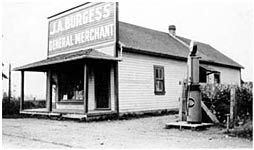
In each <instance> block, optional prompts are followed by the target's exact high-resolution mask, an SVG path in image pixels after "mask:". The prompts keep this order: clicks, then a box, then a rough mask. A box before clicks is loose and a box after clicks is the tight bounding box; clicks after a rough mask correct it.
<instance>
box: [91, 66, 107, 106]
mask: <svg viewBox="0 0 254 150" xmlns="http://www.w3.org/2000/svg"><path fill="white" fill-rule="evenodd" d="M94 74H95V100H96V109H109V108H110V105H109V102H110V101H109V91H110V84H109V83H110V67H109V65H107V64H99V65H96V66H95V71H94Z"/></svg>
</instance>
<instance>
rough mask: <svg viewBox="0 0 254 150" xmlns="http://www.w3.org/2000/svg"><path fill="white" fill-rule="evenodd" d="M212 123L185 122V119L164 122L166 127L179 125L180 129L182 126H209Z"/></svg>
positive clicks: (196, 127) (192, 127) (193, 127)
mask: <svg viewBox="0 0 254 150" xmlns="http://www.w3.org/2000/svg"><path fill="white" fill-rule="evenodd" d="M212 125H213V124H212V123H198V124H191V123H187V122H186V121H179V122H170V123H166V128H172V127H177V128H178V127H179V129H180V130H181V129H182V128H190V129H198V128H206V127H210V126H212Z"/></svg>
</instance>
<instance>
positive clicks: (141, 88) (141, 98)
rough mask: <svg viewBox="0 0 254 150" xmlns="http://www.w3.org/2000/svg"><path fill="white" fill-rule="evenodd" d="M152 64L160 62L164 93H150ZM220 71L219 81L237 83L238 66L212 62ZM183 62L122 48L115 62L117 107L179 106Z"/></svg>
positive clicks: (128, 109) (183, 69)
mask: <svg viewBox="0 0 254 150" xmlns="http://www.w3.org/2000/svg"><path fill="white" fill-rule="evenodd" d="M154 65H159V66H164V72H165V73H164V74H165V91H166V93H165V95H155V93H154V70H153V69H154ZM209 66H210V67H213V68H214V69H216V70H217V71H220V72H221V83H223V84H238V85H240V77H241V75H240V70H237V69H231V68H227V67H220V66H213V65H209ZM186 74H187V63H186V62H184V61H178V60H172V59H167V58H160V57H153V56H148V55H142V54H135V53H130V52H123V55H122V61H121V62H119V111H120V113H124V112H133V111H147V110H159V109H175V108H178V106H179V97H180V95H181V88H182V85H181V84H180V83H181V82H182V80H183V79H184V78H185V77H186Z"/></svg>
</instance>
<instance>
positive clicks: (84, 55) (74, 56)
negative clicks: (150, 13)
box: [14, 49, 119, 71]
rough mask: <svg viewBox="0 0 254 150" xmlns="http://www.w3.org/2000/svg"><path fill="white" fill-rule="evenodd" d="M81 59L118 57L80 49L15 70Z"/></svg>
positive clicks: (33, 69)
mask: <svg viewBox="0 0 254 150" xmlns="http://www.w3.org/2000/svg"><path fill="white" fill-rule="evenodd" d="M80 59H100V60H112V61H117V60H119V59H118V58H115V57H113V56H109V55H106V54H104V53H101V52H99V51H97V50H94V49H87V50H80V51H77V52H72V53H67V54H61V55H57V56H54V57H49V58H47V59H44V60H41V61H37V62H34V63H31V64H28V65H24V66H21V67H17V68H14V70H15V71H21V70H24V71H41V70H43V69H45V67H46V66H49V65H54V64H58V63H64V62H69V61H73V60H80Z"/></svg>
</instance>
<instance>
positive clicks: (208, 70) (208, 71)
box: [200, 65, 220, 74]
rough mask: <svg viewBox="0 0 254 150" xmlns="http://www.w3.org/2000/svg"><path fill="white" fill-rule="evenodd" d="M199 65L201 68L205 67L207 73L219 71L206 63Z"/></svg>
mask: <svg viewBox="0 0 254 150" xmlns="http://www.w3.org/2000/svg"><path fill="white" fill-rule="evenodd" d="M200 67H202V68H203V69H205V70H206V71H207V74H211V73H220V72H219V71H217V70H215V69H214V68H212V67H210V66H207V65H200Z"/></svg>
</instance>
